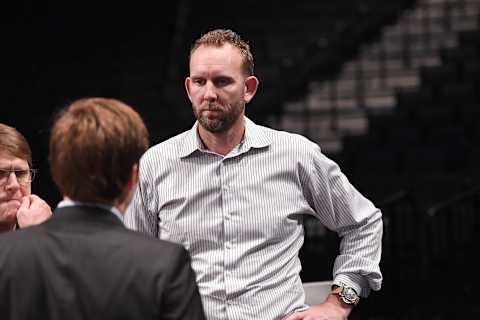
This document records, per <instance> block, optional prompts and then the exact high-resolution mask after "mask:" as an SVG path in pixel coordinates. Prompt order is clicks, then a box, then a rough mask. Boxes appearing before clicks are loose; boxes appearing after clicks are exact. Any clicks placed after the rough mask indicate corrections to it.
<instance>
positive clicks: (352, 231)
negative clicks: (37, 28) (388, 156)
mask: <svg viewBox="0 0 480 320" xmlns="http://www.w3.org/2000/svg"><path fill="white" fill-rule="evenodd" d="M189 63H190V74H189V76H188V77H187V78H186V79H185V89H186V92H187V95H188V97H189V99H190V101H191V103H192V108H193V112H194V114H195V117H196V119H197V122H196V123H195V124H194V126H193V127H192V128H191V130H188V131H186V132H184V133H181V134H179V135H177V136H175V137H173V138H171V139H168V140H167V141H164V142H162V143H160V144H158V145H156V146H154V147H152V148H150V149H149V151H148V152H147V153H146V154H145V155H144V156H143V157H142V161H141V165H140V168H141V170H140V183H139V188H138V190H137V193H136V195H135V198H134V200H133V201H132V204H131V206H130V207H129V209H128V210H127V213H126V216H125V217H126V224H127V225H128V226H129V227H130V228H133V229H135V230H139V231H142V232H145V233H147V234H150V235H154V236H156V237H158V238H160V239H168V240H172V241H176V242H179V243H182V244H183V245H184V246H185V247H186V248H188V250H189V251H190V254H191V255H192V261H193V268H194V270H195V271H196V273H197V282H198V286H199V289H200V293H201V295H202V300H203V305H204V308H205V312H206V315H207V317H208V319H212V320H213V319H219V320H220V319H222V320H223V319H242V320H253V319H262V320H274V319H275V320H278V319H288V320H292V319H344V318H345V317H347V316H348V315H349V314H350V312H351V310H352V308H353V306H354V305H356V304H357V303H358V301H359V299H360V298H359V297H360V296H361V297H367V296H368V295H369V293H370V291H371V290H379V289H380V286H381V282H382V275H381V272H380V268H379V262H380V256H381V241H382V230H383V229H382V214H381V212H380V210H379V209H378V208H376V207H375V206H374V205H373V204H372V203H371V202H370V201H369V200H368V199H366V198H365V197H364V196H362V195H361V194H360V192H358V191H357V190H356V189H355V188H354V187H353V186H352V184H351V183H350V182H349V181H348V179H347V178H346V177H345V175H344V174H343V173H342V172H341V170H340V169H339V167H338V165H337V164H336V163H335V162H333V161H332V160H330V159H328V158H327V157H326V156H325V155H324V154H323V153H322V152H321V150H320V148H319V146H318V145H316V144H315V143H313V142H311V141H310V140H308V139H306V138H305V137H302V136H300V135H296V134H291V133H288V132H282V131H277V130H273V129H270V128H266V127H263V126H259V125H256V124H255V123H253V122H252V121H251V120H249V119H248V118H247V117H245V106H246V104H248V103H249V102H250V101H251V100H252V99H253V97H254V96H255V94H256V91H257V88H258V85H259V80H258V79H257V77H255V75H254V71H253V70H254V63H253V56H252V54H251V52H250V47H249V44H248V43H246V42H245V41H244V40H242V39H241V37H240V36H239V35H238V34H237V33H235V32H233V31H231V30H223V29H218V30H213V31H210V32H208V33H206V34H204V35H202V37H201V38H199V39H198V40H197V41H195V43H194V45H193V46H192V49H191V51H190V61H189ZM305 215H311V216H315V217H316V218H318V219H319V220H320V221H321V222H322V223H323V225H325V226H326V227H327V228H329V229H331V230H334V231H336V232H337V233H338V235H339V236H340V238H341V244H340V252H339V253H338V256H337V258H336V261H335V265H334V267H333V275H332V276H333V284H334V286H333V288H332V291H331V294H330V295H329V296H328V297H327V299H326V301H325V302H324V303H322V304H319V305H314V306H308V305H306V304H305V294H304V289H303V286H302V281H301V278H300V270H301V264H300V259H299V251H300V249H301V247H302V244H303V241H304V229H303V221H304V220H303V217H304V216H305ZM319 263H321V262H319Z"/></svg>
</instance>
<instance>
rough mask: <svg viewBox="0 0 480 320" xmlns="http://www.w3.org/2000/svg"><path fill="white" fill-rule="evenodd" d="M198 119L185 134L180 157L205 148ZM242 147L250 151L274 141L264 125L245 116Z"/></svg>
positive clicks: (180, 147) (180, 148)
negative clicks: (259, 124)
mask: <svg viewBox="0 0 480 320" xmlns="http://www.w3.org/2000/svg"><path fill="white" fill-rule="evenodd" d="M198 125H199V124H198V121H196V122H195V124H194V125H193V127H192V128H191V129H190V130H188V131H187V132H186V134H185V137H184V139H183V140H182V144H181V145H180V146H179V151H178V154H179V156H180V158H185V157H188V156H189V155H191V154H192V153H194V152H195V151H201V150H204V149H205V147H204V146H203V143H202V140H201V139H200V136H199V134H198ZM242 143H243V146H242V149H243V150H245V151H248V150H249V149H250V148H264V147H267V146H269V145H270V144H271V143H272V139H271V137H270V135H268V134H267V132H265V130H263V127H261V126H258V125H256V124H255V123H254V122H253V121H251V120H250V119H248V118H247V117H245V136H244V139H243V141H242Z"/></svg>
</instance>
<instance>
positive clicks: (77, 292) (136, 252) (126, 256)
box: [0, 98, 204, 320]
mask: <svg viewBox="0 0 480 320" xmlns="http://www.w3.org/2000/svg"><path fill="white" fill-rule="evenodd" d="M148 145H149V142H148V131H147V129H146V127H145V125H144V123H143V120H142V119H141V117H140V115H139V114H138V113H137V112H136V111H134V110H133V109H132V108H131V107H129V106H127V105H126V104H124V103H123V102H121V101H118V100H115V99H106V98H88V99H80V100H77V101H75V102H73V103H72V104H71V105H70V106H69V107H67V108H66V109H65V110H63V111H62V112H61V113H60V115H59V116H58V118H57V120H56V121H55V123H54V125H53V128H52V131H51V136H50V151H49V161H50V168H51V172H52V176H53V179H54V181H55V183H56V185H57V186H58V188H59V190H60V192H61V193H62V194H63V201H61V202H60V203H59V204H58V206H57V208H56V210H55V214H54V215H53V217H52V218H51V219H50V220H48V221H47V222H45V223H43V224H41V225H38V226H34V227H31V228H27V229H24V230H20V231H18V232H9V233H5V234H2V235H0V270H2V272H0V292H2V295H3V296H5V297H9V298H8V299H3V298H2V299H0V314H2V315H3V316H4V315H6V317H7V319H97V318H102V319H192V320H197V319H198V320H203V319H204V313H203V308H202V304H201V300H200V295H199V292H198V287H197V285H196V283H195V273H194V271H193V270H192V268H191V265H190V256H189V254H188V252H187V251H186V250H185V249H184V248H183V247H182V246H181V245H179V244H174V243H171V242H167V241H161V242H159V241H158V240H157V239H155V238H150V237H148V236H145V235H143V234H141V233H137V232H134V231H131V230H128V229H126V228H125V226H124V225H123V222H122V219H123V212H124V211H125V208H126V207H127V205H128V204H129V202H130V200H131V199H132V195H133V194H134V192H135V189H136V186H137V181H138V161H139V159H140V157H141V156H142V154H143V153H144V152H145V150H147V148H148Z"/></svg>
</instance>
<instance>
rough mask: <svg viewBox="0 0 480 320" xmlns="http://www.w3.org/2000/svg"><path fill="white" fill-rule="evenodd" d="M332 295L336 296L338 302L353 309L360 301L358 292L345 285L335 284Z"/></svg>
mask: <svg viewBox="0 0 480 320" xmlns="http://www.w3.org/2000/svg"><path fill="white" fill-rule="evenodd" d="M331 293H332V295H334V296H336V297H337V298H338V300H340V301H341V302H342V303H343V304H345V305H349V306H352V307H353V306H356V305H357V304H358V302H359V301H360V296H359V294H358V293H357V291H356V290H355V289H354V288H352V287H350V286H347V285H345V284H343V283H341V284H338V285H337V284H333V285H332V291H331Z"/></svg>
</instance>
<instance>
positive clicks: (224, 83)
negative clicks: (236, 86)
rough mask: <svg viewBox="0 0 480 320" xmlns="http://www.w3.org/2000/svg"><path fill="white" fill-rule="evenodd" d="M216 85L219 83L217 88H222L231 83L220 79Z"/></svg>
mask: <svg viewBox="0 0 480 320" xmlns="http://www.w3.org/2000/svg"><path fill="white" fill-rule="evenodd" d="M216 83H217V86H220V87H222V86H226V85H227V84H229V83H230V81H228V79H225V78H221V79H218V80H217V81H216Z"/></svg>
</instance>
